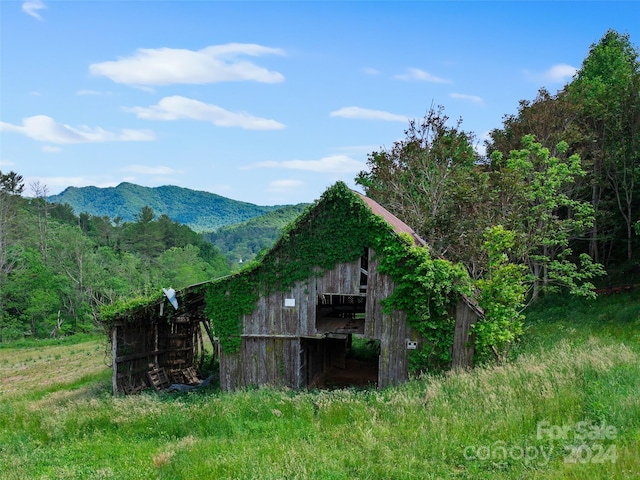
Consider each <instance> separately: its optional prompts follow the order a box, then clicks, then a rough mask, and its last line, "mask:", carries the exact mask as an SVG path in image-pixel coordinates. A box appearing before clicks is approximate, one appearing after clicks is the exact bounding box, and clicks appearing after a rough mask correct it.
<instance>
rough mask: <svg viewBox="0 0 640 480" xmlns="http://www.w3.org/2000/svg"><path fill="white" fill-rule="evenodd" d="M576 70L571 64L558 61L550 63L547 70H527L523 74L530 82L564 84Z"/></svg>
mask: <svg viewBox="0 0 640 480" xmlns="http://www.w3.org/2000/svg"><path fill="white" fill-rule="evenodd" d="M577 71H578V70H577V69H576V68H575V67H572V66H571V65H567V64H565V63H559V64H557V65H552V66H551V67H550V68H549V69H548V70H546V71H544V72H537V73H536V72H531V71H529V70H525V71H524V75H525V76H526V77H527V78H528V79H529V80H530V81H532V82H536V83H540V82H546V83H561V84H564V83H566V82H568V81H569V80H571V77H573V76H574V75H575V73H576V72H577Z"/></svg>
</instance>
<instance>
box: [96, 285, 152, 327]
mask: <svg viewBox="0 0 640 480" xmlns="http://www.w3.org/2000/svg"><path fill="white" fill-rule="evenodd" d="M161 298H162V293H154V294H151V295H147V296H138V297H133V298H128V299H123V300H118V301H116V302H114V303H112V304H110V305H103V306H101V307H100V321H101V322H102V323H104V324H106V325H109V324H111V323H112V322H113V320H114V319H116V318H123V317H125V318H126V317H127V314H131V315H133V313H132V312H136V311H138V310H139V309H141V308H144V307H147V306H148V305H150V304H151V303H155V302H157V301H158V300H160V299H161Z"/></svg>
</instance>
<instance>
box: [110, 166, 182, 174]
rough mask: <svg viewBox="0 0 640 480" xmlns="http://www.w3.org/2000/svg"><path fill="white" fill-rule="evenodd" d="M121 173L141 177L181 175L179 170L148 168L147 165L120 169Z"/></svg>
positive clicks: (162, 167)
mask: <svg viewBox="0 0 640 480" xmlns="http://www.w3.org/2000/svg"><path fill="white" fill-rule="evenodd" d="M120 171H122V172H128V173H137V174H141V175H161V176H162V175H176V174H179V173H182V172H181V171H180V170H176V169H174V168H171V167H165V166H157V167H150V166H148V165H129V166H128V167H124V168H122V169H120Z"/></svg>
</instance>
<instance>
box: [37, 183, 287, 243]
mask: <svg viewBox="0 0 640 480" xmlns="http://www.w3.org/2000/svg"><path fill="white" fill-rule="evenodd" d="M47 200H48V201H49V202H51V203H59V204H65V203H68V204H69V205H70V206H71V207H72V208H73V210H74V213H75V214H76V215H80V214H81V213H88V214H90V215H93V216H96V217H104V216H107V217H109V218H117V217H120V219H121V220H122V221H125V222H131V221H134V220H135V216H136V215H137V214H138V213H139V212H140V209H141V208H142V207H145V206H148V207H151V208H152V209H153V211H154V212H155V213H156V214H157V215H159V216H160V215H163V214H164V215H167V216H168V217H169V218H171V219H172V220H174V221H177V222H180V224H182V225H187V226H188V227H190V228H191V229H192V230H194V231H196V232H206V231H213V230H216V229H218V228H220V227H223V226H225V225H233V224H237V223H241V222H244V221H246V220H249V219H251V218H255V217H258V216H260V215H264V214H265V213H268V212H272V211H274V210H277V209H278V208H281V207H282V205H274V206H261V205H255V204H252V203H248V202H241V201H238V200H232V199H229V198H226V197H223V196H220V195H217V194H215V193H210V192H204V191H198V190H191V189H188V188H183V187H177V186H174V185H164V186H161V187H143V186H141V185H136V184H133V183H127V182H123V183H121V184H119V185H118V186H116V187H107V188H99V187H68V188H67V189H65V190H64V191H63V192H61V193H59V194H57V195H51V196H49V197H47Z"/></svg>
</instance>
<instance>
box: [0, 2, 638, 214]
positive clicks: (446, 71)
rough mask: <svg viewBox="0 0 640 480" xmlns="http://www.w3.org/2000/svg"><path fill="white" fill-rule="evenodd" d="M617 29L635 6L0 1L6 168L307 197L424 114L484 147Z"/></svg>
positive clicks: (626, 26)
mask: <svg viewBox="0 0 640 480" xmlns="http://www.w3.org/2000/svg"><path fill="white" fill-rule="evenodd" d="M609 28H613V29H615V30H617V31H619V32H620V33H625V32H626V33H628V34H629V35H630V37H631V41H632V43H633V44H634V45H636V46H638V45H639V44H640V2H636V1H625V2H615V1H607V2H595V1H585V2H580V1H572V2H561V1H542V2H527V1H505V2H498V1H491V2H489V1H447V2H436V1H410V2H400V1H370V2H369V1H355V2H342V1H324V2H309V1H297V2H278V1H259V2H251V1H206V0H201V1H179V2H173V1H124V0H122V1H91V0H85V1H63V0H58V1H46V0H27V1H12V0H0V29H1V37H0V45H1V51H0V82H1V83H0V142H1V143H0V170H2V171H3V172H7V171H9V170H13V171H16V172H17V173H19V174H21V175H23V176H24V178H25V180H26V184H27V187H28V186H29V185H31V184H33V183H34V182H40V184H41V185H46V186H47V188H48V191H49V193H50V194H54V193H58V192H60V191H62V190H63V189H64V188H66V187H68V186H87V185H94V186H99V187H107V186H115V185H117V184H119V183H120V182H123V181H128V182H132V183H137V184H140V185H145V186H152V187H153V186H159V185H178V186H181V187H187V188H191V189H195V190H205V191H209V192H213V193H217V194H219V195H223V196H226V197H229V198H232V199H235V200H243V201H247V202H251V203H256V204H260V205H274V204H289V203H299V202H310V201H313V200H314V199H316V198H318V197H319V196H320V194H321V193H322V192H323V191H324V190H325V189H326V188H327V187H328V186H330V185H331V184H333V183H334V182H335V181H337V180H343V181H345V182H346V183H347V184H349V185H351V186H354V183H353V179H354V177H355V176H356V174H357V173H358V172H359V171H361V170H363V169H365V168H366V160H367V154H369V153H371V152H372V151H375V150H380V149H382V148H388V147H391V146H392V144H393V142H394V141H396V140H398V139H401V138H402V137H403V132H404V130H405V129H406V127H407V125H408V120H409V119H410V118H415V119H421V118H422V117H423V116H424V114H425V113H426V111H427V110H428V109H429V107H430V106H431V105H434V106H437V105H442V106H443V107H444V109H445V113H446V114H447V115H448V116H449V117H450V118H451V119H452V120H451V122H452V124H453V122H454V121H455V120H457V119H458V118H462V128H463V129H464V130H466V131H470V132H473V133H475V135H476V136H477V138H478V141H479V143H480V144H481V143H482V139H483V137H484V136H485V135H486V133H487V132H488V131H489V130H491V129H493V128H496V127H500V126H501V122H502V118H503V116H504V115H505V114H513V113H516V112H517V107H518V101H519V100H522V99H528V100H531V99H533V98H534V97H535V95H536V92H537V91H538V89H539V88H541V87H543V86H544V87H546V88H547V89H549V90H550V91H551V92H552V93H555V92H556V91H557V90H559V89H561V88H562V87H563V85H565V84H566V83H567V82H568V81H570V79H571V76H572V74H573V73H574V72H575V69H577V68H580V66H581V63H582V61H583V59H584V58H585V57H586V55H587V54H588V51H589V47H590V46H591V45H592V44H593V43H596V42H598V41H599V40H600V38H601V37H602V36H603V35H604V34H605V32H606V31H607V29H609ZM25 193H26V194H30V193H31V192H30V191H29V188H27V192H25Z"/></svg>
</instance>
